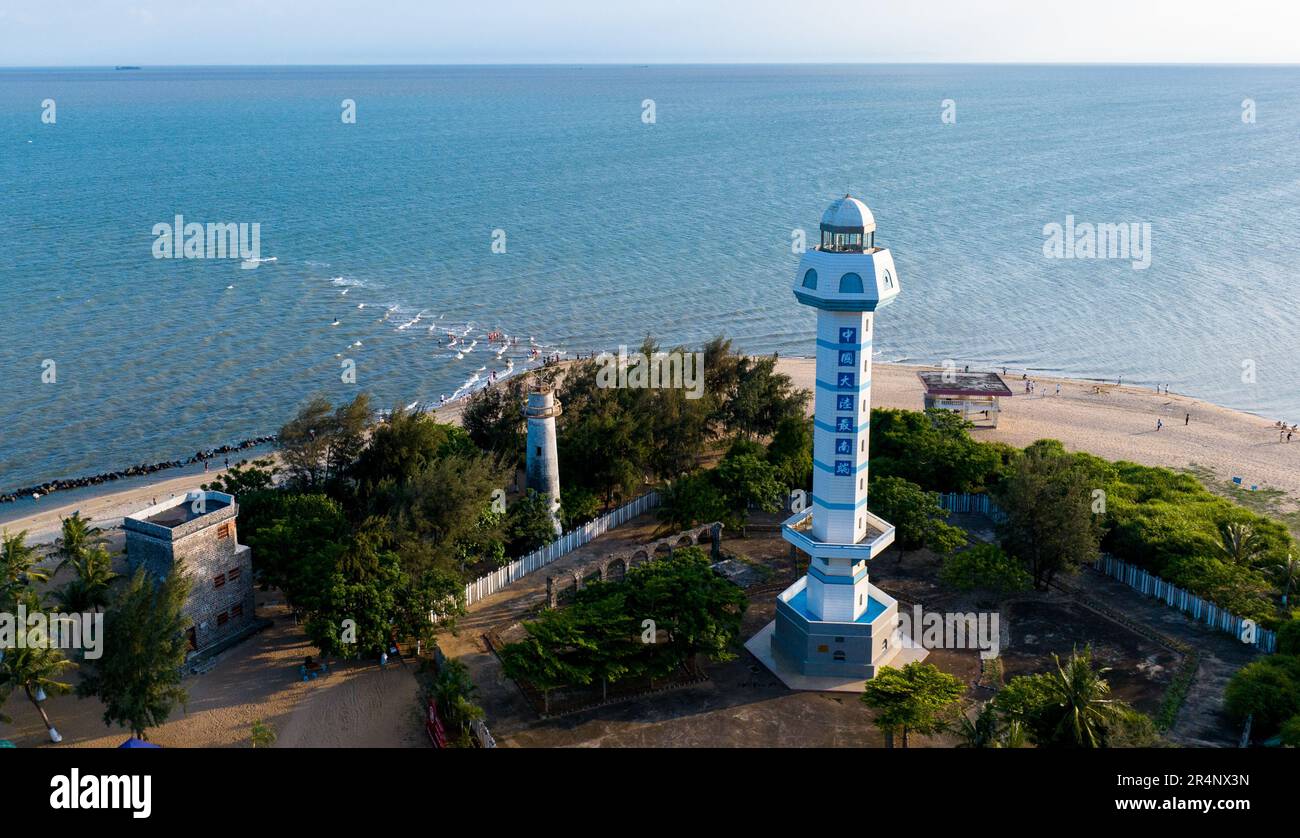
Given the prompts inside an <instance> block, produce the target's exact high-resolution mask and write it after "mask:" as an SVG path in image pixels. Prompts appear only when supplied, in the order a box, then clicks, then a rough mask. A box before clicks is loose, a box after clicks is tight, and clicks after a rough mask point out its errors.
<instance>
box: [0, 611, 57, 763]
mask: <svg viewBox="0 0 1300 838" xmlns="http://www.w3.org/2000/svg"><path fill="white" fill-rule="evenodd" d="M19 598H20V600H21V602H22V604H23V605H24V606H26V608H27V611H28V612H29V613H31V612H36V611H40V610H41V602H40V598H39V597H37V595H36V594H35V593H34V592H32V591H25V592H23V593H22V594H21V595H20V597H19ZM72 665H73V664H72V661H70V660H68V659H67V658H65V657H64V656H63V653H62V652H60V651H59V650H58V649H55V648H45V647H39V646H38V647H32V646H28V645H23V646H22V647H20V648H17V649H5V650H4V657H3V658H0V704H3V703H4V701H3V700H4V699H5V698H8V697H9V693H10V692H12V691H13V690H14V689H15V688H17V687H21V688H22V690H23V692H24V693H26V694H27V700H28V701H30V702H31V703H32V706H33V707H35V708H36V712H38V713H40V714H41V719H42V720H43V721H44V722H45V729H46V730H48V731H49V732H50V741H52V742H58V741H59V734H58V731H57V730H55V729H54V724H53V723H52V722H51V721H50V716H49V714H48V713H46V712H45V706H44V705H43V704H42V703H41V700H42V699H43V698H44V695H45V694H51V695H64V694H66V693H68V692H70V691H71V690H72V685H71V684H67V683H64V682H62V681H57V680H55V678H56V676H58V674H59V673H60V672H62V671H63V670H64V669H66V668H67V667H69V666H72ZM38 695H39V696H41V698H37V696H38Z"/></svg>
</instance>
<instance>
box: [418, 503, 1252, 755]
mask: <svg viewBox="0 0 1300 838" xmlns="http://www.w3.org/2000/svg"><path fill="white" fill-rule="evenodd" d="M966 517H967V516H963V519H962V520H959V521H957V523H961V524H963V525H966V526H970V527H972V528H973V529H976V530H980V528H981V526H982V524H981V522H983V523H984V524H986V523H987V522H986V521H984V519H982V518H980V517H979V516H969V517H970V518H971V520H965V518H966ZM984 531H985V532H986V531H987V528H986V527H985V530H984ZM627 534H629V535H630V534H631V533H627ZM646 537H647V538H648V537H649V534H648V532H647V533H646ZM598 544H599V542H595V543H593V544H592V545H590V547H589V548H588V549H590V550H591V551H592V555H602V554H603V553H604V552H609V550H608V548H604V547H600V548H597V545H598ZM724 549H725V550H727V551H729V552H733V553H737V554H740V555H742V556H744V558H745V559H746V560H747V561H749V562H752V563H754V564H755V565H760V566H763V567H765V568H767V569H768V571H769V573H770V576H769V580H768V582H767V583H765V584H763V585H761V586H759V587H758V589H757V590H756V591H755V593H754V594H753V595H752V596H751V602H750V607H749V610H748V611H747V613H746V615H745V619H744V626H743V630H742V636H743V637H746V638H747V637H749V636H751V635H753V634H754V633H756V632H757V631H758V630H759V629H760V628H762V626H764V625H765V624H766V623H767V622H768V621H769V620H771V619H772V617H773V613H774V610H775V602H774V593H773V590H772V589H773V588H774V587H779V586H780V584H782V583H783V582H784V580H787V579H793V575H794V574H795V573H796V572H802V570H803V568H802V567H799V568H796V567H795V565H794V563H793V562H792V561H791V559H790V556H789V546H788V545H787V544H786V543H785V542H784V541H782V540H781V538H780V535H779V533H776V532H752V533H751V537H749V538H745V539H729V540H726V541H724ZM582 561H583V560H582V559H580V558H574V564H575V565H576V564H580V563H581V562H582ZM940 561H941V560H940V558H939V557H938V556H935V555H934V554H932V553H930V552H929V551H924V550H921V551H915V552H912V553H908V554H906V555H904V556H902V558H901V561H900V560H899V557H898V555H897V553H896V552H895V551H891V552H890V553H889V554H887V555H886V556H885V557H884V558H882V559H881V560H879V561H877V562H876V563H875V564H874V566H873V573H872V576H873V582H874V583H876V584H878V585H880V587H881V588H882V589H884V590H886V591H888V592H890V593H891V594H894V595H896V596H898V597H899V599H900V601H901V602H902V603H903V604H904V606H905V607H910V603H912V602H920V603H922V605H923V607H924V608H926V609H927V610H931V611H960V612H963V613H965V612H978V611H997V612H999V615H1000V623H1001V633H1000V642H1001V650H1000V651H1001V656H1002V662H1003V667H1004V678H1011V677H1014V676H1015V675H1022V674H1030V673H1036V672H1044V671H1047V670H1048V669H1049V668H1050V667H1051V666H1052V660H1051V653H1053V652H1055V653H1057V654H1061V655H1068V654H1069V653H1070V650H1071V649H1072V648H1074V647H1076V646H1077V647H1080V648H1082V647H1084V646H1091V647H1092V649H1093V653H1094V656H1095V658H1096V659H1097V660H1098V662H1099V663H1100V664H1101V665H1103V666H1106V667H1109V670H1110V671H1109V672H1108V673H1107V678H1108V680H1109V681H1110V683H1111V686H1112V689H1113V691H1114V694H1115V696H1116V697H1117V698H1120V699H1123V700H1125V701H1128V702H1130V703H1132V704H1133V705H1134V706H1136V707H1137V708H1138V709H1140V710H1142V711H1144V712H1146V713H1154V712H1156V711H1157V710H1158V709H1159V707H1160V704H1161V702H1162V701H1163V698H1164V694H1165V690H1166V689H1167V687H1168V685H1169V682H1170V680H1171V679H1172V677H1173V674H1174V672H1175V671H1176V669H1177V667H1178V665H1179V664H1180V662H1181V660H1182V656H1181V655H1180V654H1178V653H1176V652H1174V651H1173V650H1171V649H1169V648H1167V647H1166V646H1164V645H1162V644H1161V643H1159V642H1157V641H1155V640H1153V639H1151V638H1150V637H1148V636H1146V635H1143V634H1141V633H1138V632H1135V631H1133V630H1132V629H1130V628H1128V627H1127V626H1124V625H1122V624H1120V623H1117V622H1115V621H1113V620H1111V619H1108V618H1107V617H1106V616H1104V615H1102V614H1099V613H1097V612H1096V611H1094V610H1092V609H1089V608H1087V607H1084V606H1083V605H1082V604H1081V603H1080V602H1078V601H1076V600H1075V599H1074V598H1072V597H1071V595H1069V594H1068V593H1065V592H1062V591H1056V590H1053V591H1050V592H1031V593H1026V594H1017V595H1013V596H1011V597H1007V598H1002V597H999V596H996V595H991V594H987V593H970V594H967V593H961V592H954V591H951V590H947V589H944V588H943V587H942V586H941V584H940V583H939V581H938V569H939V566H940ZM557 564H559V563H557ZM539 575H541V576H542V577H543V578H542V579H540V580H536V581H535V582H533V584H532V585H531V587H532V591H531V592H530V593H525V592H523V591H519V590H510V589H508V590H507V591H505V592H502V593H501V594H498V595H497V596H496V597H493V598H490V599H489V600H486V601H484V602H483V603H480V604H477V605H476V606H475V607H474V608H473V609H472V613H471V615H470V619H469V620H467V621H465V623H464V624H463V628H462V631H461V634H460V637H458V638H456V641H455V643H454V644H448V643H446V642H444V648H445V650H446V651H447V652H448V653H449V654H459V655H461V659H462V660H463V661H465V662H466V663H467V664H469V666H470V669H471V674H472V677H473V678H474V681H475V684H476V685H477V686H478V687H479V690H480V694H479V698H480V700H481V702H482V703H483V705H484V707H485V709H486V710H487V713H488V719H489V724H490V726H491V727H492V730H493V733H494V735H495V736H496V738H497V741H498V743H499V744H500V745H501V746H502V747H600V746H620V747H626V746H633V747H692V746H694V747H773V746H777V747H798V746H820V747H882V746H883V745H884V740H883V736H882V735H881V734H880V733H879V731H877V730H876V729H875V727H874V725H873V724H872V713H871V711H869V710H868V709H866V708H865V707H863V706H862V705H861V704H860V703H859V701H858V698H857V697H856V696H853V695H843V694H833V693H810V692H793V691H790V690H788V689H786V688H785V686H784V685H782V684H781V683H780V681H778V680H777V679H776V678H775V677H774V676H773V675H772V674H771V673H769V672H768V671H767V669H766V668H764V667H763V666H762V665H761V664H759V663H758V662H757V661H756V660H755V659H754V658H753V657H752V656H751V655H749V654H748V653H747V652H745V651H743V650H741V651H740V654H739V655H738V657H737V658H736V659H735V660H732V661H728V662H725V663H709V664H706V665H705V670H706V671H707V673H708V675H709V681H707V682H706V683H702V684H698V685H693V686H690V687H686V688H680V689H676V690H672V691H669V692H663V693H658V694H653V695H647V696H643V697H640V698H636V699H632V700H628V701H624V702H620V703H616V704H611V705H607V706H605V707H600V708H595V709H592V710H587V711H583V712H579V713H574V714H571V715H566V716H562V717H559V718H551V719H541V718H540V717H538V715H537V714H536V713H535V712H533V710H532V709H531V708H530V707H529V706H528V705H527V703H526V702H525V701H524V700H523V698H522V696H521V695H520V693H519V690H518V689H517V688H516V687H515V685H514V683H513V682H512V681H510V680H509V679H508V678H506V677H505V675H504V673H503V672H502V671H501V667H500V664H499V663H498V662H497V660H496V658H495V657H494V656H493V655H491V654H490V653H489V652H488V651H487V647H486V645H485V644H484V643H483V641H482V632H483V631H484V630H486V628H487V627H490V626H494V625H507V624H512V623H514V622H516V621H518V620H519V619H520V618H522V617H526V616H527V615H528V614H530V613H532V612H533V611H534V610H535V609H536V608H538V607H540V606H541V604H542V603H543V601H544V598H545V579H544V576H545V574H544V573H543V574H539ZM1090 577H1092V578H1090ZM1075 581H1076V584H1079V585H1081V586H1089V591H1090V592H1091V591H1092V588H1091V585H1092V584H1093V583H1094V582H1095V583H1099V584H1104V583H1105V580H1104V579H1103V578H1102V577H1099V576H1096V575H1095V574H1084V575H1083V576H1081V577H1079V579H1077V580H1075ZM528 582H529V580H524V581H523V582H521V583H520V585H526V584H528ZM1120 587H1122V586H1120ZM1098 593H1100V594H1102V595H1105V596H1115V597H1117V598H1118V599H1119V600H1120V602H1121V603H1122V605H1123V606H1124V607H1126V608H1129V607H1132V610H1133V613H1134V614H1135V615H1137V614H1140V615H1141V616H1152V617H1159V618H1161V620H1162V622H1161V627H1162V629H1163V628H1165V626H1164V624H1163V618H1165V617H1167V616H1168V615H1166V614H1157V613H1156V612H1152V613H1151V614H1150V615H1147V614H1146V613H1145V612H1144V611H1143V609H1142V608H1141V607H1140V606H1141V605H1142V603H1140V602H1139V603H1130V602H1129V601H1128V597H1127V594H1131V593H1132V592H1131V591H1127V589H1125V590H1122V591H1099V592H1098ZM1137 599H1138V600H1140V599H1141V598H1140V597H1137ZM1148 604H1149V605H1150V606H1153V607H1157V608H1158V606H1157V605H1156V604H1155V603H1148ZM1180 619H1181V618H1180ZM1184 622H1185V621H1184ZM1178 628H1180V629H1183V630H1186V629H1187V627H1186V626H1181V627H1178ZM1190 628H1191V629H1192V631H1193V632H1195V630H1196V627H1195V626H1191V627H1190ZM927 660H928V661H929V662H932V663H934V664H936V665H937V666H939V667H940V668H941V669H943V670H944V671H945V672H949V673H951V674H954V675H956V676H958V677H959V678H961V679H962V680H963V681H964V682H966V684H967V685H968V686H969V687H970V689H969V690H968V693H967V697H968V698H971V699H980V700H986V699H988V698H990V697H991V696H992V691H991V690H988V689H985V688H982V687H977V686H976V682H977V681H978V679H979V678H980V672H981V664H980V659H979V654H978V651H977V650H975V649H961V650H948V649H934V650H932V651H931V653H930V656H929V658H928V659H927ZM1238 665H1239V664H1238ZM1219 694H1220V695H1221V687H1220V692H1219ZM1215 700H1216V695H1215V694H1214V693H1213V690H1212V688H1207V689H1205V690H1203V691H1200V692H1197V693H1194V695H1193V696H1191V697H1190V698H1189V701H1188V705H1187V708H1188V709H1187V710H1185V714H1184V715H1183V716H1180V724H1181V723H1182V722H1185V721H1186V720H1187V719H1189V718H1200V717H1202V716H1207V715H1208V718H1209V719H1210V720H1211V721H1210V724H1209V728H1210V729H1209V730H1207V731H1203V732H1205V733H1206V735H1207V738H1206V741H1205V744H1226V743H1227V742H1226V739H1228V738H1230V735H1231V731H1230V730H1224V729H1223V726H1222V724H1221V723H1219V722H1216V721H1214V718H1215V711H1214V708H1213V706H1210V707H1209V708H1208V709H1207V708H1206V707H1205V705H1206V704H1209V705H1213V704H1214V702H1215ZM1176 741H1190V740H1188V738H1187V737H1185V736H1178V737H1176ZM955 743H956V740H955V738H954V737H953V736H951V735H943V736H937V737H913V741H912V743H911V744H912V746H913V747H927V746H929V747H945V746H948V747H950V746H952V745H953V744H955Z"/></svg>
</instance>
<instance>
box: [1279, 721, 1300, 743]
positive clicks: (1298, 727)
mask: <svg viewBox="0 0 1300 838" xmlns="http://www.w3.org/2000/svg"><path fill="white" fill-rule="evenodd" d="M1281 738H1282V744H1283V745H1286V746H1287V747H1290V748H1300V716H1292V717H1291V718H1289V719H1287V721H1286V724H1284V725H1282V731H1281Z"/></svg>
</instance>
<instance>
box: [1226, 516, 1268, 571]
mask: <svg viewBox="0 0 1300 838" xmlns="http://www.w3.org/2000/svg"><path fill="white" fill-rule="evenodd" d="M1220 535H1221V541H1220V543H1219V550H1220V551H1221V552H1222V554H1223V556H1224V557H1225V558H1227V560H1228V561H1229V562H1231V563H1232V564H1235V565H1249V564H1251V563H1252V562H1253V561H1254V560H1255V559H1256V558H1257V557H1258V556H1259V555H1260V554H1261V553H1263V552H1264V550H1265V549H1267V545H1266V544H1264V543H1263V541H1262V540H1261V539H1260V537H1259V535H1258V534H1257V533H1256V532H1255V528H1254V527H1252V526H1251V525H1250V524H1248V523H1245V522H1243V521H1229V522H1227V523H1225V524H1224V525H1223V526H1222V527H1221V528H1220Z"/></svg>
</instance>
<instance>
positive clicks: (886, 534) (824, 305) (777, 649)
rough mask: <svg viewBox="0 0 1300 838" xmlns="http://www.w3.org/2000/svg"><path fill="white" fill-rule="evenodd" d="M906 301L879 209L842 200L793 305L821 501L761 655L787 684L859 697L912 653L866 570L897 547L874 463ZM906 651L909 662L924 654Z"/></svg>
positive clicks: (894, 608) (789, 525) (800, 275)
mask: <svg viewBox="0 0 1300 838" xmlns="http://www.w3.org/2000/svg"><path fill="white" fill-rule="evenodd" d="M898 292H899V284H898V273H897V271H896V269H895V268H894V259H893V256H891V255H890V253H889V251H888V250H887V249H885V248H882V247H878V246H876V220H875V218H874V217H873V216H872V214H871V210H869V209H868V208H867V205H866V204H864V203H863V202H862V201H860V200H858V199H857V198H854V197H852V196H850V195H845V196H844V197H843V198H841V199H839V200H838V201H835V202H834V203H833V204H831V205H830V207H829V208H828V209H827V210H826V212H825V213H824V214H823V215H822V220H821V238H820V241H819V243H818V244H817V246H816V247H815V248H813V249H810V250H808V251H807V252H806V253H805V254H804V255H803V257H802V259H801V260H800V262H799V268H798V271H797V272H796V274H795V281H794V294H795V297H796V298H797V299H798V300H799V302H800V303H802V304H804V305H807V306H812V307H813V308H815V309H816V310H817V336H816V359H817V373H816V393H815V407H814V412H813V492H812V497H811V498H810V499H809V504H808V505H807V508H806V509H804V510H802V511H800V512H797V513H796V514H795V515H794V516H792V517H791V518H790V519H788V520H787V521H786V522H785V525H784V526H783V527H782V534H783V535H784V537H785V539H786V540H787V541H789V542H790V543H791V544H793V545H794V546H796V547H797V548H799V549H800V550H801V551H803V552H804V553H806V554H807V555H808V556H809V564H808V573H807V575H806V576H804V577H802V578H801V579H799V580H798V581H796V582H795V583H794V584H793V585H791V586H790V587H789V588H787V589H786V590H785V591H784V592H782V593H781V594H780V595H779V596H778V597H777V612H776V619H775V621H774V624H773V625H771V626H769V628H768V629H764V631H763V632H760V636H761V635H763V634H770V640H769V643H770V650H768V649H762V650H761V651H762V652H768V654H767V655H764V654H761V653H760V651H758V650H755V654H756V655H758V656H759V657H760V659H763V658H765V657H767V658H771V659H772V662H771V663H769V666H771V667H772V668H773V669H774V671H776V672H777V674H778V675H780V676H781V677H782V678H783V679H785V680H786V682H787V683H788V684H790V685H791V686H802V687H806V688H815V689H837V688H841V689H854V688H856V689H861V684H862V683H863V682H864V680H865V679H866V678H870V677H872V676H873V675H874V674H875V671H876V669H877V668H878V667H879V666H882V665H884V664H887V663H893V662H896V660H897V658H898V656H899V654H900V652H903V651H904V649H902V648H901V647H902V646H903V645H904V644H903V643H901V642H900V639H901V638H900V636H898V633H897V631H896V629H897V626H898V604H897V602H896V601H895V600H894V599H893V598H892V597H890V596H888V595H887V594H885V593H884V592H883V591H881V590H880V589H878V588H876V587H875V586H874V585H872V584H871V582H870V580H869V572H868V568H869V565H870V563H871V560H872V559H873V558H874V557H875V556H877V555H879V554H880V552H881V551H882V550H884V549H885V548H886V547H888V546H889V545H890V544H891V543H893V540H894V527H893V525H891V524H890V523H889V522H887V521H885V520H883V519H881V518H880V517H879V516H876V515H873V514H872V513H871V512H870V511H868V509H867V486H868V482H869V475H868V461H867V460H868V452H869V450H870V445H869V440H868V437H869V434H870V426H871V344H872V338H873V331H874V320H875V313H876V311H877V310H878V309H880V308H883V307H884V306H886V305H888V304H889V303H890V302H891V301H892V300H893V299H894V298H895V297H896V296H898ZM769 629H771V631H770V632H769ZM755 640H756V641H757V640H758V638H757V637H756V638H755ZM751 642H754V641H751ZM759 645H760V646H761V645H762V644H759ZM908 645H909V648H908V649H907V650H906V655H905V657H907V659H909V660H914V659H917V658H918V657H920V656H923V655H924V650H919V649H912V648H910V644H908ZM764 662H765V663H768V661H767V660H764ZM787 675H790V676H792V677H793V681H792V680H791V678H790V677H787ZM841 681H843V682H845V685H844V686H842V687H836V686H835V684H836V683H838V682H841ZM796 682H797V683H796ZM855 685H856V686H855Z"/></svg>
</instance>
